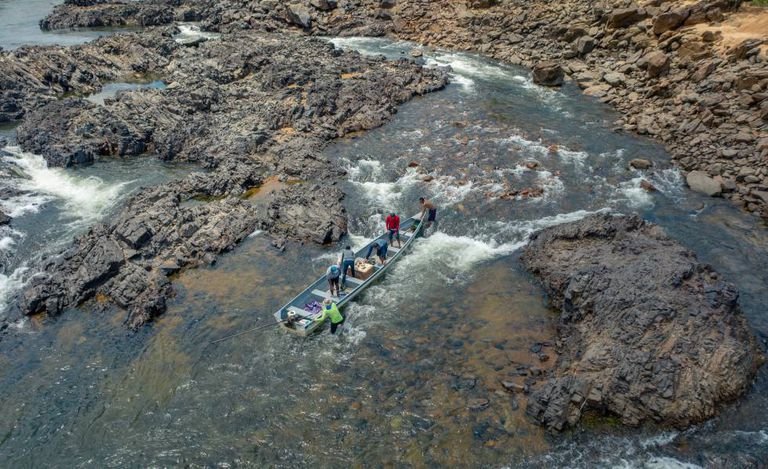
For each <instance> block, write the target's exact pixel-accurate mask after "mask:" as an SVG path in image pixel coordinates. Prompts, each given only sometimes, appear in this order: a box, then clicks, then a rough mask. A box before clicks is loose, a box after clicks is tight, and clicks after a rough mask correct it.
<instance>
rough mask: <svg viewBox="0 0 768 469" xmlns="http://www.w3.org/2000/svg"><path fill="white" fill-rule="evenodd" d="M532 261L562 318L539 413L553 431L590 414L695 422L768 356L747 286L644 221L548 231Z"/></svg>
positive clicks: (745, 382) (604, 219)
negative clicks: (753, 323) (751, 319)
mask: <svg viewBox="0 0 768 469" xmlns="http://www.w3.org/2000/svg"><path fill="white" fill-rule="evenodd" d="M522 261H523V264H524V265H525V266H526V267H527V268H528V269H529V270H530V271H531V272H532V273H533V274H534V275H535V276H536V277H537V278H538V279H539V280H540V281H541V283H542V284H543V286H544V289H545V290H546V292H547V293H548V295H549V298H550V301H551V304H552V307H553V308H554V309H555V310H556V311H557V312H558V313H559V315H560V321H559V325H558V335H559V339H558V350H557V351H558V354H559V358H558V362H557V364H556V368H555V371H554V375H553V378H552V379H550V380H549V381H548V382H545V383H544V384H543V385H542V386H540V387H537V388H535V389H534V390H533V391H532V394H531V396H530V399H529V402H528V407H527V413H528V415H529V416H531V417H532V418H533V419H534V420H536V421H537V422H539V423H540V424H542V425H544V426H546V427H548V428H551V429H556V430H562V429H563V428H565V427H567V426H569V425H575V424H576V422H578V420H579V418H580V417H581V415H582V414H584V413H585V412H588V411H596V412H607V413H611V414H615V415H617V416H619V417H620V418H621V420H622V422H624V423H625V424H629V425H638V424H640V423H642V422H644V421H653V422H656V423H658V424H661V425H667V426H675V427H686V426H688V425H691V424H693V423H696V422H701V421H703V420H705V419H707V418H710V417H712V416H713V415H715V413H716V412H717V410H718V406H720V405H721V404H723V403H725V402H727V401H730V400H733V399H736V398H737V397H739V396H740V395H741V394H742V393H743V392H744V391H745V390H746V389H747V388H748V387H749V385H750V383H751V381H752V379H753V377H754V376H755V373H756V370H757V368H758V367H759V366H760V364H761V363H762V361H763V357H762V355H761V353H760V351H759V348H758V345H757V342H756V340H755V338H754V336H753V334H752V332H751V331H750V329H749V327H748V325H747V322H746V319H745V318H744V316H743V314H742V313H741V310H740V308H739V305H738V296H739V295H738V292H737V290H736V288H735V287H734V286H733V285H731V284H729V283H728V282H726V281H725V280H724V279H723V278H722V277H721V276H720V275H719V274H717V273H716V272H714V271H713V270H712V269H711V268H710V267H709V266H706V265H703V264H701V263H700V262H699V261H698V260H697V259H696V256H695V255H694V254H693V253H692V252H691V251H689V250H687V249H685V248H684V247H682V246H681V245H680V244H678V243H677V242H676V241H674V240H673V239H671V238H670V237H669V236H667V235H666V234H665V233H664V231H663V230H662V229H661V228H660V227H659V226H656V225H653V224H651V223H647V222H645V221H643V220H642V219H640V218H638V217H636V216H614V215H610V214H601V215H593V216H590V217H587V218H585V219H583V220H581V221H578V222H574V223H568V224H564V225H559V226H556V227H552V228H548V229H545V230H543V231H541V232H538V233H537V234H535V235H533V236H532V237H531V242H530V244H529V245H528V247H526V248H525V252H524V254H523V256H522Z"/></svg>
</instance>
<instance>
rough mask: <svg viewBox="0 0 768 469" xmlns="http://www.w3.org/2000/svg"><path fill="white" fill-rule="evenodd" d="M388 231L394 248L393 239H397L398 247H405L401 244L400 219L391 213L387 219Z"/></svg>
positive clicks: (390, 242)
mask: <svg viewBox="0 0 768 469" xmlns="http://www.w3.org/2000/svg"><path fill="white" fill-rule="evenodd" d="M386 221H387V231H389V244H390V246H392V245H393V244H392V238H397V247H398V248H400V247H403V245H402V243H401V242H400V217H398V216H397V215H395V214H394V213H390V214H389V216H388V217H387V220H386Z"/></svg>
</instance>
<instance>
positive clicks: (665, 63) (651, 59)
mask: <svg viewBox="0 0 768 469" xmlns="http://www.w3.org/2000/svg"><path fill="white" fill-rule="evenodd" d="M637 66H638V67H640V68H642V69H645V70H646V71H647V72H648V76H649V77H650V78H656V77H660V76H662V75H664V74H665V73H667V72H668V71H669V57H667V54H665V53H664V52H662V51H660V50H655V51H652V52H649V53H647V54H645V55H644V56H643V57H642V58H641V59H640V60H639V61H638V62H637Z"/></svg>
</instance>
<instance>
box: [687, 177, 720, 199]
mask: <svg viewBox="0 0 768 469" xmlns="http://www.w3.org/2000/svg"><path fill="white" fill-rule="evenodd" d="M685 182H687V183H688V187H690V188H691V189H692V190H694V191H696V192H700V193H702V194H705V195H708V196H710V197H714V196H717V195H720V194H721V193H722V192H723V188H722V186H721V185H720V183H719V182H717V181H715V180H714V179H712V178H711V177H709V175H708V174H707V173H705V172H704V171H691V172H690V173H688V174H687V175H686V176H685Z"/></svg>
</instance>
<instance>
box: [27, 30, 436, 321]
mask: <svg viewBox="0 0 768 469" xmlns="http://www.w3.org/2000/svg"><path fill="white" fill-rule="evenodd" d="M149 34H150V35H154V34H157V32H156V31H155V32H150V33H149ZM131 37H133V36H131V35H129V36H124V37H123V41H127V42H126V43H125V44H124V45H125V46H127V45H130V44H132V42H131V41H132V39H130V38H131ZM41 50H42V51H43V53H42V54H40V57H43V58H45V57H47V55H46V53H45V51H46V50H45V49H42V48H41ZM169 50H170V51H171V54H170V55H168V56H167V58H166V59H165V62H164V63H165V66H164V67H162V68H161V69H158V70H157V72H158V73H159V74H161V75H162V76H163V77H164V80H165V81H166V83H168V86H167V88H166V89H163V90H141V91H136V92H124V93H120V94H118V95H117V96H116V97H115V98H112V99H108V100H106V101H105V104H104V105H95V104H93V103H90V102H87V101H86V100H84V99H83V98H77V97H72V98H68V99H62V100H54V101H51V102H48V103H45V104H39V103H36V104H35V105H30V106H29V108H30V110H29V111H28V112H27V113H26V117H25V120H24V122H23V123H22V125H21V126H19V128H18V135H17V138H18V142H19V144H20V145H21V147H22V148H23V149H24V150H27V151H34V152H36V153H39V154H41V155H43V156H44V157H45V158H46V160H47V161H48V163H49V165H52V166H69V165H75V164H89V163H93V162H94V161H98V160H99V159H102V158H127V157H138V156H141V155H155V156H157V157H159V158H162V159H164V160H174V161H189V162H195V163H198V164H200V165H201V167H202V168H203V169H204V170H205V172H196V173H193V174H191V175H190V176H188V177H186V178H184V179H182V180H179V181H175V182H172V183H170V184H166V185H164V186H162V187H154V188H147V189H143V190H141V191H139V192H138V193H137V194H135V195H134V196H132V197H131V198H130V199H129V200H128V201H127V203H126V204H125V206H124V207H123V208H122V209H121V210H120V211H119V212H118V213H117V214H116V215H115V216H114V217H113V218H112V219H110V220H109V221H108V222H106V223H105V224H104V225H99V226H96V227H94V228H93V229H91V230H90V231H89V232H88V233H86V234H85V235H83V236H80V237H79V238H78V239H77V240H76V241H75V243H74V244H73V245H72V246H71V247H70V248H69V249H67V250H66V251H64V252H63V253H61V254H59V255H56V256H52V257H50V258H48V259H46V260H45V261H44V262H43V265H42V267H41V271H42V272H41V273H39V274H38V275H35V276H34V277H33V278H32V279H31V280H30V282H29V283H28V285H27V286H26V288H25V289H24V291H23V292H22V293H21V294H20V296H19V301H18V302H17V310H18V312H19V313H21V314H36V313H49V314H56V313H59V312H61V311H63V310H65V309H67V308H71V307H74V306H77V305H79V304H80V303H82V302H83V301H86V300H89V299H91V298H98V299H99V300H100V302H101V303H104V302H106V303H107V304H115V305H117V306H119V307H121V308H124V309H126V310H127V311H128V312H129V315H128V318H127V323H128V324H129V325H130V326H131V327H136V326H139V325H140V324H142V323H144V322H145V321H147V320H149V319H151V318H152V317H153V316H155V315H157V314H159V313H162V312H163V311H164V309H165V298H166V297H167V296H168V295H169V294H170V293H171V287H170V282H169V280H168V275H170V274H172V273H175V272H177V271H179V270H181V269H184V268H190V267H195V266H199V265H205V264H210V263H213V262H214V261H215V259H216V255H218V254H220V253H222V252H225V251H228V250H230V249H232V248H233V247H234V246H235V245H236V244H237V243H238V242H239V241H241V240H242V239H244V238H245V237H246V236H247V235H248V234H250V233H252V232H253V231H254V230H256V229H260V230H264V231H267V232H269V233H270V234H272V235H273V236H275V237H276V238H278V239H292V240H296V241H302V242H303V241H311V242H317V243H328V242H331V241H335V240H338V239H339V238H340V237H341V236H342V235H343V234H344V233H345V232H346V214H345V211H344V207H343V205H342V203H341V201H342V199H343V193H342V192H341V190H340V189H338V188H337V187H336V186H335V182H334V180H335V178H337V177H338V176H340V175H341V174H342V173H340V172H339V170H338V169H336V168H334V167H333V166H332V165H331V163H330V162H329V161H327V160H326V159H325V158H324V157H322V155H321V153H320V150H321V149H322V147H323V145H324V144H325V143H326V142H327V141H329V140H330V139H333V138H337V137H341V136H344V135H345V134H347V133H350V132H356V131H362V130H367V129H371V128H374V127H376V126H379V125H381V124H383V123H384V122H385V121H386V120H387V119H388V118H389V117H390V116H391V115H392V114H393V113H395V112H396V106H397V105H398V104H400V103H402V102H404V101H407V100H408V99H410V98H411V97H413V96H415V95H419V94H424V93H427V92H430V91H434V90H437V89H439V88H442V87H443V86H444V85H445V84H446V82H447V71H446V70H442V69H425V68H422V67H421V66H419V65H417V64H415V63H414V62H412V61H408V60H402V61H397V62H389V61H384V60H383V59H378V58H365V57H362V56H360V55H359V54H357V53H345V52H341V51H339V50H336V49H334V48H333V46H332V45H331V44H329V43H327V42H325V41H322V40H318V39H313V38H307V37H295V36H283V35H281V34H276V33H271V34H267V33H260V32H249V33H241V34H238V35H225V36H223V37H222V38H221V39H220V40H216V41H208V42H206V43H204V44H201V45H199V46H198V47H195V48H186V47H171V48H169ZM29 70H36V71H40V70H41V69H38V68H35V67H31V68H29ZM267 177H277V178H279V179H280V180H283V181H286V180H288V179H291V180H292V181H293V182H294V183H293V184H289V185H287V186H286V187H284V188H282V189H281V190H279V191H277V192H276V193H275V194H273V195H272V196H271V198H270V199H269V200H268V201H262V200H257V199H258V198H254V200H250V199H249V198H248V194H249V190H252V189H255V188H257V187H259V186H260V184H261V183H262V182H263V180H264V179H265V178H267Z"/></svg>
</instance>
